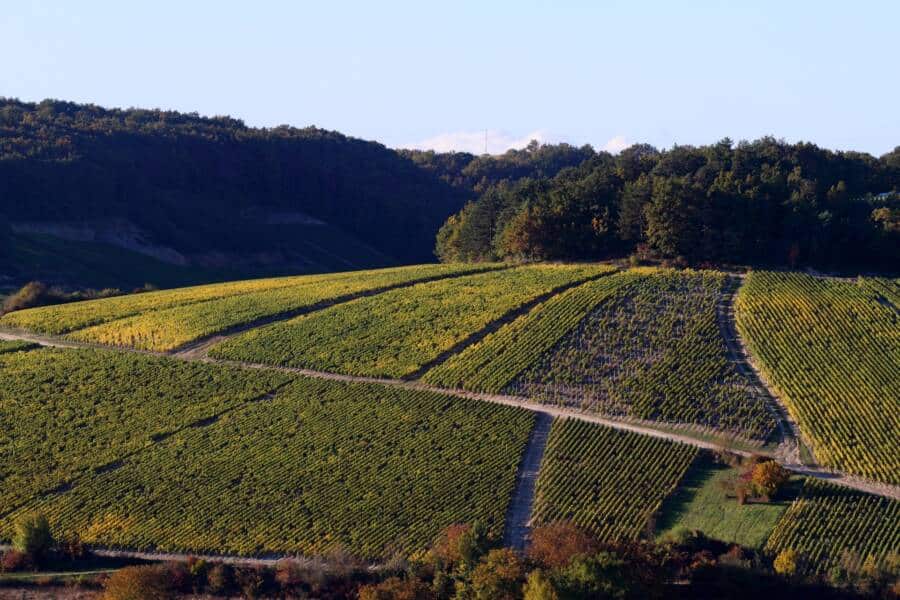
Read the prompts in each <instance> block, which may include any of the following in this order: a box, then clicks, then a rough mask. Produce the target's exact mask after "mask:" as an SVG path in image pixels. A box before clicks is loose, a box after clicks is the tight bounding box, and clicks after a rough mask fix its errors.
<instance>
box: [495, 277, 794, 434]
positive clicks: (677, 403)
mask: <svg viewBox="0 0 900 600" xmlns="http://www.w3.org/2000/svg"><path fill="white" fill-rule="evenodd" d="M640 273H642V275H641V276H636V277H637V278H636V280H635V281H633V282H631V283H629V284H627V285H621V286H617V287H615V288H614V289H613V290H611V293H609V292H610V290H605V291H604V293H605V294H606V295H605V297H603V298H602V300H601V301H600V302H599V304H598V305H597V306H596V308H595V309H594V310H592V311H591V312H590V313H589V314H588V315H587V316H586V317H585V318H584V319H582V320H581V321H580V322H579V323H578V325H577V326H576V327H575V328H573V329H572V330H571V331H569V332H568V333H567V334H566V335H565V336H564V337H562V338H561V339H560V340H559V341H558V342H557V343H556V344H555V345H554V346H553V348H551V349H550V350H548V351H546V352H544V353H543V354H542V355H541V356H540V358H538V360H536V361H535V362H534V363H532V365H531V366H529V367H528V368H527V369H525V370H524V371H522V372H521V373H520V374H519V375H517V376H516V377H515V379H514V380H513V381H512V382H511V383H509V384H508V385H506V387H505V388H504V392H505V393H508V394H514V395H519V396H526V397H529V398H532V399H535V400H538V401H540V402H545V403H549V404H554V405H562V406H571V407H575V408H579V409H582V410H586V411H592V412H599V413H602V414H604V415H609V416H612V417H620V418H632V419H640V420H648V421H656V422H661V423H663V424H668V425H673V426H684V425H690V426H694V427H697V428H700V429H703V430H707V429H711V430H714V431H717V432H724V433H728V434H730V435H736V436H740V437H743V438H745V439H749V440H753V441H756V442H758V443H759V442H763V441H765V440H766V439H767V438H768V437H769V436H770V434H771V433H772V431H773V430H774V429H775V427H776V422H775V419H774V417H773V416H772V415H771V414H770V412H769V410H768V408H767V407H766V405H765V400H764V398H763V397H762V396H761V395H760V394H758V393H757V391H756V390H755V389H754V388H753V387H752V384H751V382H750V381H748V380H747V379H746V378H745V377H743V376H742V375H741V374H740V373H739V372H738V370H737V368H736V367H735V365H734V364H733V363H732V362H731V361H730V360H729V356H728V351H727V347H726V346H725V341H724V339H723V338H722V336H721V333H720V329H719V325H718V323H717V320H716V319H717V312H716V308H717V306H716V305H717V303H718V302H719V300H720V297H721V294H722V291H723V286H724V285H725V282H726V279H725V275H723V274H721V273H716V272H711V271H697V272H690V271H689V272H684V271H671V270H655V271H649V270H642V271H640ZM509 351H510V350H509V349H508V350H507V352H509ZM518 351H519V350H518V348H516V350H515V351H514V353H518Z"/></svg>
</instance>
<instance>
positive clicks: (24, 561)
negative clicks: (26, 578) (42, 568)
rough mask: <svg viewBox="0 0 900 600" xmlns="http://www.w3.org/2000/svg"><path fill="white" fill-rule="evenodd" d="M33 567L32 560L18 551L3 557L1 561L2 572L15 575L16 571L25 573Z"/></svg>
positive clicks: (11, 551) (0, 569) (12, 551)
mask: <svg viewBox="0 0 900 600" xmlns="http://www.w3.org/2000/svg"><path fill="white" fill-rule="evenodd" d="M32 567H33V564H32V562H31V558H30V557H29V556H28V555H27V554H25V553H24V552H19V551H18V550H10V551H9V552H7V553H6V554H4V555H3V558H2V560H0V571H3V572H4V573H13V572H15V571H25V570H28V569H30V568H32Z"/></svg>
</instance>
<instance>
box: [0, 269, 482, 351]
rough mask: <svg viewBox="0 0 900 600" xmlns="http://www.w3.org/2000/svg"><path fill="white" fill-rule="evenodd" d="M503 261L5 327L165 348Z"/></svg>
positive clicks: (77, 311) (151, 296) (130, 300)
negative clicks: (338, 300)
mask: <svg viewBox="0 0 900 600" xmlns="http://www.w3.org/2000/svg"><path fill="white" fill-rule="evenodd" d="M498 266H499V265H419V266H412V267H396V268H391V269H378V270H372V271H355V272H348V273H337V274H325V275H303V276H298V277H279V278H274V279H257V280H249V281H237V282H230V283H220V284H210V285H203V286H196V287H189V288H180V289H175V290H164V291H158V292H146V293H142V294H130V295H127V296H116V297H112V298H103V299H99V300H91V301H87V302H76V303H72V304H63V305H57V306H48V307H41V308H34V309H29V310H23V311H16V312H13V313H10V314H8V315H6V316H4V317H3V318H2V319H0V325H3V326H6V327H10V328H20V329H27V330H30V331H36V332H39V333H47V334H56V335H59V334H63V333H69V334H70V337H71V338H72V339H76V340H79V341H87V342H97V343H101V344H109V345H116V346H131V347H135V348H140V349H143V350H157V351H165V350H171V349H173V348H175V347H177V346H179V345H182V344H184V343H186V342H189V341H191V340H194V339H196V338H199V337H202V336H205V335H209V334H212V333H217V332H219V331H222V330H224V329H227V328H228V327H231V326H233V325H238V324H241V323H245V322H248V321H252V320H255V319H259V318H262V317H266V316H269V315H275V314H279V313H282V312H287V311H291V310H297V309H301V308H304V307H307V306H312V305H314V304H316V303H319V302H323V301H326V300H331V299H334V298H338V297H341V296H347V295H352V294H357V293H360V292H364V291H368V290H373V289H378V288H382V287H390V286H394V285H399V284H404V283H409V282H413V281H417V280H421V279H431V278H435V277H442V276H452V275H457V274H461V273H477V272H480V271H484V270H486V269H493V268H497V267H498ZM73 332H74V333H73Z"/></svg>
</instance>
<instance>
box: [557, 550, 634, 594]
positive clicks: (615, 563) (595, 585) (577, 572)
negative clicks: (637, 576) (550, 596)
mask: <svg viewBox="0 0 900 600" xmlns="http://www.w3.org/2000/svg"><path fill="white" fill-rule="evenodd" d="M625 569H626V565H625V562H624V561H623V560H621V559H620V558H618V557H617V556H615V555H613V554H609V553H606V552H602V553H600V554H596V555H594V556H579V557H576V558H575V559H574V560H573V561H572V563H571V564H570V565H569V566H567V567H565V568H563V569H560V570H559V571H558V573H557V574H556V577H555V579H556V584H557V589H559V591H560V595H561V596H563V597H564V598H626V597H628V595H629V589H630V584H631V582H630V580H629V578H628V576H627V574H626V572H625Z"/></svg>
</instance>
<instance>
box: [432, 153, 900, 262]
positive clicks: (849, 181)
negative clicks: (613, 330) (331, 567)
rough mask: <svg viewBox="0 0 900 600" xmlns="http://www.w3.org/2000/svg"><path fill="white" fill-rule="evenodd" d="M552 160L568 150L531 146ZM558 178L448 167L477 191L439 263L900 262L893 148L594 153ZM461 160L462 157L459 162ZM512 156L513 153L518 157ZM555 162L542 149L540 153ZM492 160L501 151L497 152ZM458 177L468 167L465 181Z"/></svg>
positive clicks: (444, 234) (436, 159)
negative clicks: (629, 258) (878, 153)
mask: <svg viewBox="0 0 900 600" xmlns="http://www.w3.org/2000/svg"><path fill="white" fill-rule="evenodd" d="M554 148H556V149H557V151H559V150H563V151H566V152H558V153H557V155H556V156H555V158H556V159H557V163H560V162H564V159H565V158H566V157H571V156H572V154H573V152H574V151H575V149H572V148H568V147H562V148H559V147H549V148H548V147H542V148H539V149H538V148H532V149H531V153H532V154H533V155H534V156H537V155H538V153H542V154H543V156H545V157H547V158H548V159H549V158H550V157H554V155H553V149H554ZM588 151H589V152H588V154H589V156H588V157H587V158H586V159H585V160H583V161H582V162H580V163H579V164H578V165H577V166H572V167H570V168H565V169H563V170H561V171H559V172H558V173H557V174H556V175H555V176H554V175H547V176H543V175H537V176H530V177H529V176H526V177H522V178H519V179H498V178H495V179H494V180H493V181H492V180H490V179H489V178H484V177H479V176H476V175H474V173H475V171H476V169H475V167H477V161H476V160H470V161H468V162H466V163H465V164H463V165H462V168H461V169H458V172H460V173H462V174H463V175H464V177H462V178H459V179H457V180H454V179H453V178H452V177H451V176H449V175H447V174H446V172H447V171H451V169H449V168H447V166H446V165H447V163H448V162H450V161H451V160H452V157H449V158H448V157H446V156H441V155H436V156H431V155H428V153H424V154H422V155H420V156H419V157H418V161H419V162H420V163H422V164H425V165H427V166H429V167H430V168H431V169H432V170H434V171H436V172H441V169H442V168H443V170H444V173H442V177H443V178H444V179H445V180H447V181H449V182H451V183H456V184H457V185H459V184H469V185H477V186H478V187H479V190H478V191H479V192H480V195H479V199H478V200H477V201H476V202H473V203H470V204H468V205H467V206H466V207H465V208H464V209H463V210H462V211H460V212H459V213H458V214H456V215H453V216H452V217H451V218H450V219H448V221H447V223H446V224H445V225H444V227H443V228H442V229H441V231H440V233H439V234H438V240H437V251H438V254H439V255H440V256H441V258H442V259H444V260H485V259H496V258H512V257H525V258H536V259H569V260H571V259H591V258H606V257H611V256H624V255H627V254H631V253H635V254H636V255H637V256H638V257H639V258H653V259H670V260H673V261H675V262H688V263H693V264H698V263H726V262H738V263H745V264H763V265H776V266H820V267H827V268H849V269H863V270H865V269H889V270H896V269H897V266H898V265H900V194H898V193H897V192H898V191H900V147H898V148H897V149H895V150H894V151H893V152H891V153H889V154H886V155H884V156H882V157H880V158H875V157H873V156H871V155H868V154H863V153H857V152H832V151H829V150H824V149H821V148H818V147H817V146H815V145H812V144H807V143H799V144H787V143H784V142H782V141H778V140H775V139H772V138H763V139H760V140H757V141H755V142H752V143H748V142H742V143H739V144H737V145H735V144H733V143H732V142H731V141H730V140H727V139H726V140H723V141H722V142H719V143H717V144H714V145H710V146H701V147H691V146H676V147H674V148H673V149H671V150H667V151H658V150H657V149H655V148H653V147H651V146H647V145H636V146H632V147H631V148H628V149H627V150H625V151H623V152H622V153H620V154H619V155H618V156H612V155H610V154H607V153H603V152H600V153H594V152H593V151H590V149H588ZM456 160H457V161H458V159H456ZM513 162H514V161H513ZM547 162H550V161H549V160H546V161H544V163H547ZM494 164H495V165H496V164H497V163H496V162H495V163H494ZM466 174H470V175H471V177H469V178H468V179H467V178H466V177H465V175H466Z"/></svg>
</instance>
